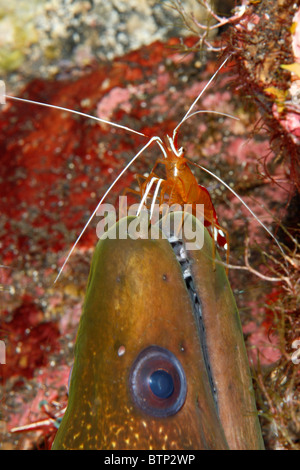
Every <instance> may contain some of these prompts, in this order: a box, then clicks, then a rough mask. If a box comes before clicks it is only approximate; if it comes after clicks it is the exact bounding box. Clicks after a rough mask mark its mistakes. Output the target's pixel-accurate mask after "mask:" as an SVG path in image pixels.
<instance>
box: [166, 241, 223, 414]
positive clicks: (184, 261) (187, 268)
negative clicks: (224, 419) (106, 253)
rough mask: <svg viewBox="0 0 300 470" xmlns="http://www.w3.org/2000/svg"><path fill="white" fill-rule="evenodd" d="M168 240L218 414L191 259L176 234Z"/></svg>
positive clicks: (201, 312) (216, 397)
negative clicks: (184, 290)
mask: <svg viewBox="0 0 300 470" xmlns="http://www.w3.org/2000/svg"><path fill="white" fill-rule="evenodd" d="M168 241H169V243H170V245H171V247H172V250H173V252H174V254H175V256H176V259H177V261H178V263H179V265H180V268H181V271H182V277H183V280H184V282H185V285H186V288H187V291H188V293H189V296H190V299H191V303H192V308H193V312H194V317H195V319H196V324H197V330H198V334H199V338H200V343H201V349H202V354H203V359H204V364H205V369H206V373H207V376H208V380H209V385H210V390H211V393H212V396H213V400H214V403H215V406H216V409H217V413H218V414H219V406H218V393H217V389H216V386H215V383H214V379H213V373H212V368H211V365H210V360H209V354H208V348H207V341H206V331H205V326H204V321H203V308H202V302H201V299H200V297H199V295H198V293H197V289H196V287H195V281H194V278H193V274H192V270H191V261H190V259H189V257H188V252H187V250H186V248H185V244H184V242H183V241H182V240H179V239H178V238H177V237H176V236H174V235H172V236H170V237H169V238H168Z"/></svg>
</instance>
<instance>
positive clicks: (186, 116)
mask: <svg viewBox="0 0 300 470" xmlns="http://www.w3.org/2000/svg"><path fill="white" fill-rule="evenodd" d="M229 58H230V55H229V56H227V57H226V59H225V60H224V61H223V62H222V64H221V65H220V67H219V68H218V69H217V70H216V72H215V73H214V74H213V76H212V77H211V78H210V79H209V80H208V82H207V84H206V85H205V87H204V88H203V90H202V91H201V92H200V93H199V95H198V96H197V98H196V99H195V100H194V102H193V103H192V104H191V106H190V107H189V109H188V111H187V112H186V113H185V115H184V116H183V118H182V119H181V121H180V122H179V124H177V126H176V127H175V129H174V131H173V142H174V141H175V139H176V134H177V132H178V129H179V128H180V126H181V125H182V124H183V123H184V121H186V120H187V118H188V117H189V115H190V113H191V111H192V109H193V108H194V107H195V106H196V104H197V103H198V101H199V100H200V98H201V96H202V95H203V93H205V91H206V90H207V88H208V87H209V86H210V84H211V82H212V81H213V80H214V79H215V77H216V76H217V74H218V73H219V71H220V70H221V68H222V67H224V65H225V64H226V62H227V61H228V59H229Z"/></svg>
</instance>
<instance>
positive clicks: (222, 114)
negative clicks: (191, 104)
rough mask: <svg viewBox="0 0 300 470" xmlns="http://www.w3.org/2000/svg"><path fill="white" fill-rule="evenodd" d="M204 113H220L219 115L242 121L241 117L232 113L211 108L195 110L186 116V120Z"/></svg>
mask: <svg viewBox="0 0 300 470" xmlns="http://www.w3.org/2000/svg"><path fill="white" fill-rule="evenodd" d="M204 113H212V114H218V115H219V116H224V117H229V118H230V119H235V120H236V121H240V118H238V117H236V116H233V115H232V114H227V113H222V112H221V111H213V110H211V109H201V110H200V111H195V112H194V113H192V114H189V115H188V117H187V118H186V121H187V120H188V119H190V118H191V117H192V116H195V115H196V114H204Z"/></svg>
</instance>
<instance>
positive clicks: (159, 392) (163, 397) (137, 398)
mask: <svg viewBox="0 0 300 470" xmlns="http://www.w3.org/2000/svg"><path fill="white" fill-rule="evenodd" d="M129 387H130V392H131V395H132V398H133V401H134V403H135V404H136V406H138V407H139V408H140V409H141V410H142V411H144V412H145V413H147V414H148V415H150V416H156V417H160V418H165V417H167V416H171V415H174V414H176V413H177V412H178V411H179V410H180V408H181V407H182V406H183V404H184V402H185V398H186V393H187V385H186V378H185V373H184V370H183V368H182V365H181V364H180V362H179V360H178V359H177V358H176V356H175V355H174V354H173V353H171V352H170V351H168V350H167V349H164V348H161V347H159V346H150V347H148V348H146V349H144V350H143V351H141V353H140V354H139V355H138V357H137V358H136V360H135V362H134V363H133V366H132V368H131V372H130V377H129Z"/></svg>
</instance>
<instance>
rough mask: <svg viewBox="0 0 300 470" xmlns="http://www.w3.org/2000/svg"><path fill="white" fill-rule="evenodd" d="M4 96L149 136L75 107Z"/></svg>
mask: <svg viewBox="0 0 300 470" xmlns="http://www.w3.org/2000/svg"><path fill="white" fill-rule="evenodd" d="M4 96H5V98H9V99H10V100H15V101H23V102H24V103H30V104H37V105H39V106H45V107H46V108H53V109H59V110H60V111H65V112H67V113H71V114H78V115H79V116H83V117H87V118H89V119H94V120H95V121H98V122H102V123H104V124H108V125H109V126H112V127H118V128H119V129H123V130H124V131H128V132H132V133H133V134H137V135H142V136H143V137H148V136H147V135H146V134H143V133H142V132H138V131H135V130H134V129H131V128H130V127H126V126H122V124H116V123H115V122H112V121H108V120H107V119H102V118H99V117H96V116H92V115H90V114H86V113H82V112H81V111H75V110H74V109H69V108H63V107H62V106H56V105H54V104H48V103H42V102H40V101H32V100H27V99H25V98H18V97H17V96H10V95H4Z"/></svg>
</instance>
